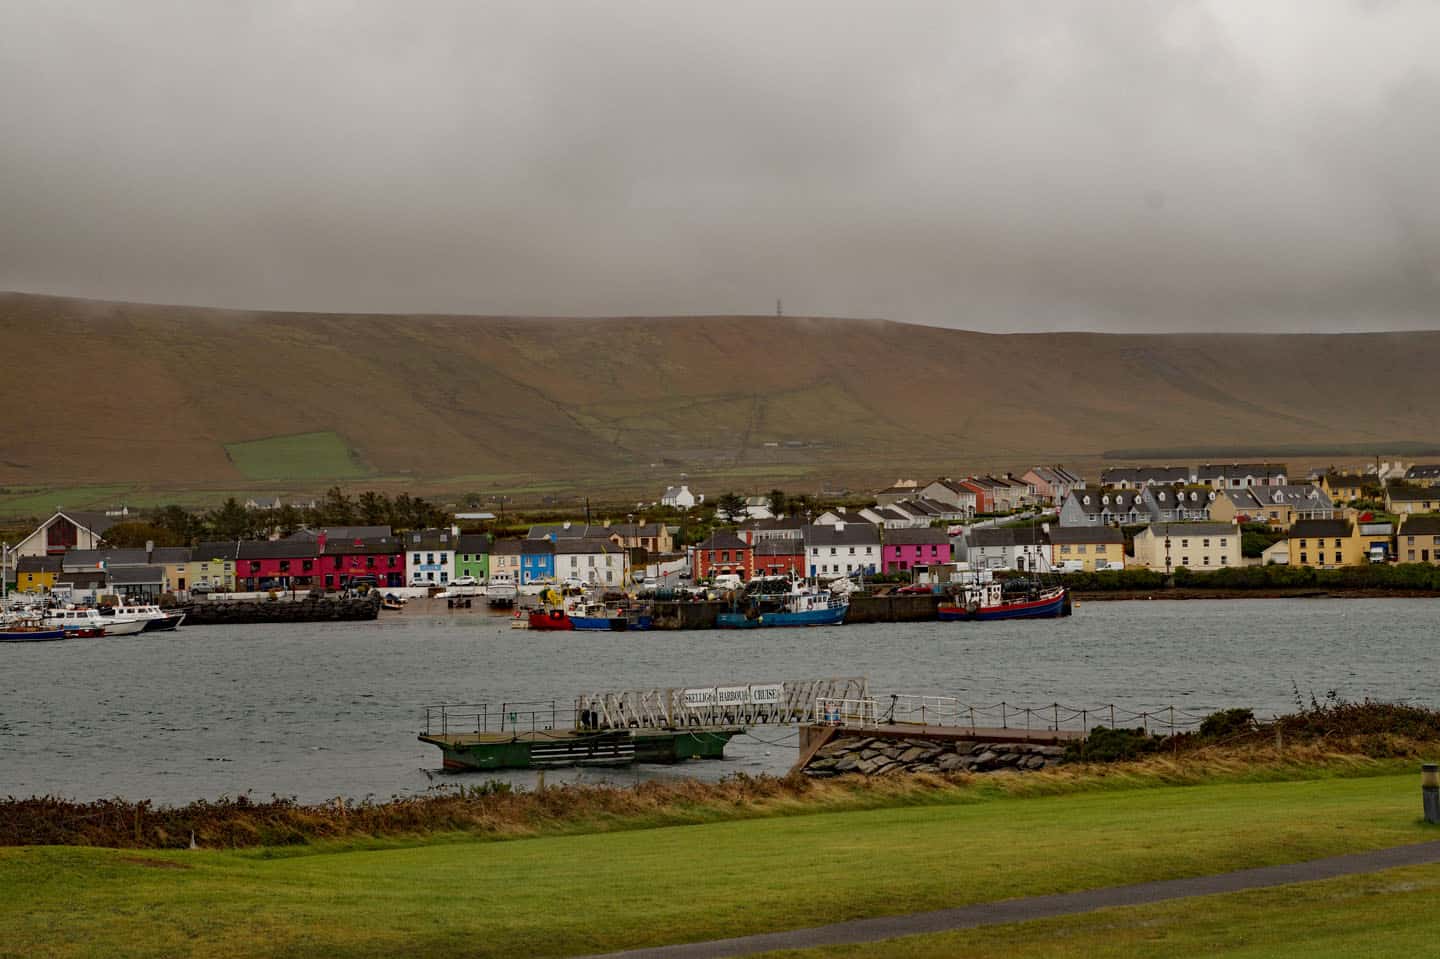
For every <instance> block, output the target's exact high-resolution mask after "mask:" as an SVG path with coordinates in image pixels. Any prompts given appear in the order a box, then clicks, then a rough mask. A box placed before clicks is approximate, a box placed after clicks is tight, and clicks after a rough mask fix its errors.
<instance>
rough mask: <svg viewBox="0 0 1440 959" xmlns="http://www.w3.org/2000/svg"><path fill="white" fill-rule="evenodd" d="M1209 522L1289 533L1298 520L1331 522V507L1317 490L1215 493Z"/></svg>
mask: <svg viewBox="0 0 1440 959" xmlns="http://www.w3.org/2000/svg"><path fill="white" fill-rule="evenodd" d="M1210 518H1211V519H1212V520H1217V521H1219V522H1222V523H1232V522H1253V523H1264V524H1266V525H1267V526H1270V527H1273V528H1274V529H1280V530H1285V529H1289V528H1290V527H1291V526H1293V525H1294V524H1295V522H1296V521H1298V520H1302V519H1334V518H1335V504H1334V503H1332V502H1331V501H1330V497H1329V496H1328V495H1327V494H1326V493H1325V491H1324V490H1323V489H1321V488H1320V487H1318V486H1259V487H1253V488H1249V489H1225V490H1218V491H1217V492H1216V493H1215V500H1214V502H1213V503H1211V504H1210Z"/></svg>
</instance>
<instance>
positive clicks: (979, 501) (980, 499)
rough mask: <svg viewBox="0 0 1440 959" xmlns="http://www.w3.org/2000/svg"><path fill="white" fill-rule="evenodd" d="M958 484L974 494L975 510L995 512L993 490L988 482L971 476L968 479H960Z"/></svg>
mask: <svg viewBox="0 0 1440 959" xmlns="http://www.w3.org/2000/svg"><path fill="white" fill-rule="evenodd" d="M958 485H960V486H963V487H965V488H966V489H968V490H969V491H970V492H972V493H974V494H975V512H977V513H993V512H995V491H994V487H993V486H992V485H991V484H990V483H989V482H987V481H985V480H982V479H977V478H975V477H973V476H972V477H971V478H970V479H963V480H961V481H960V483H959V484H958Z"/></svg>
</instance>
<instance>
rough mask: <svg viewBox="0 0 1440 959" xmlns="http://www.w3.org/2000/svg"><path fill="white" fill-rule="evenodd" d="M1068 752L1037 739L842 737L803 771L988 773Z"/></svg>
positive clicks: (1039, 763)
mask: <svg viewBox="0 0 1440 959" xmlns="http://www.w3.org/2000/svg"><path fill="white" fill-rule="evenodd" d="M1064 757H1065V747H1063V746H1044V745H1037V744H1035V743H972V742H969V741H967V740H956V741H951V742H939V741H936V740H933V739H889V738H864V739H857V738H853V737H844V738H841V739H835V740H832V741H831V742H828V743H826V744H825V745H824V746H821V747H820V748H819V749H818V750H816V752H815V755H814V756H812V757H811V759H810V761H809V762H808V763H806V764H805V768H804V769H803V770H802V772H804V773H805V775H807V776H814V777H816V778H826V777H830V776H845V775H859V776H888V775H891V774H892V773H946V772H972V773H990V772H999V771H1001V770H1005V769H1010V770H1029V769H1044V768H1045V767H1046V766H1053V765H1055V764H1056V763H1059V762H1061V761H1062V760H1063V759H1064Z"/></svg>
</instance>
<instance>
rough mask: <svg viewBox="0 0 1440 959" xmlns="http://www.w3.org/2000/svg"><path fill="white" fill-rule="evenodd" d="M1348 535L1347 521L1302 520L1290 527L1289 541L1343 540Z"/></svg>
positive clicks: (1348, 524)
mask: <svg viewBox="0 0 1440 959" xmlns="http://www.w3.org/2000/svg"><path fill="white" fill-rule="evenodd" d="M1349 535H1350V521H1349V520H1348V519H1302V520H1300V521H1299V522H1298V523H1296V524H1295V525H1293V526H1291V527H1290V538H1291V539H1325V538H1328V537H1332V536H1335V537H1339V538H1342V539H1343V538H1344V537H1346V536H1349Z"/></svg>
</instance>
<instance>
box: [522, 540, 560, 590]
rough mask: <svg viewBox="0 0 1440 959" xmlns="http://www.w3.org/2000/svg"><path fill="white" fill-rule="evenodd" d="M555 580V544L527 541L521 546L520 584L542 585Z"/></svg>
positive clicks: (546, 541)
mask: <svg viewBox="0 0 1440 959" xmlns="http://www.w3.org/2000/svg"><path fill="white" fill-rule="evenodd" d="M554 578H555V544H554V543H552V542H551V541H550V540H548V539H527V540H523V541H522V542H521V544H520V582H521V583H542V582H547V581H549V580H553V579H554Z"/></svg>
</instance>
